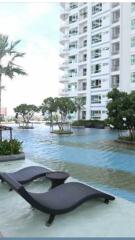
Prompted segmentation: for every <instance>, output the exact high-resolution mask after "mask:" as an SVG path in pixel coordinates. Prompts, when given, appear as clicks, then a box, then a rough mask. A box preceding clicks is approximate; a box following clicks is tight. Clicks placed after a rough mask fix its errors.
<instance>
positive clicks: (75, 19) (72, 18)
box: [69, 14, 78, 23]
mask: <svg viewBox="0 0 135 240" xmlns="http://www.w3.org/2000/svg"><path fill="white" fill-rule="evenodd" d="M77 19H78V15H77V14H74V15H71V16H69V23H74V22H76V21H77Z"/></svg>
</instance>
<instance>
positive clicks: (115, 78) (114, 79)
mask: <svg viewBox="0 0 135 240" xmlns="http://www.w3.org/2000/svg"><path fill="white" fill-rule="evenodd" d="M111 87H112V88H117V87H119V75H113V76H112V79H111Z"/></svg>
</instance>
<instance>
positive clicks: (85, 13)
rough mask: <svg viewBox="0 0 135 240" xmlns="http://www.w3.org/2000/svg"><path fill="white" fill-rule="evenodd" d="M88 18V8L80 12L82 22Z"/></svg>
mask: <svg viewBox="0 0 135 240" xmlns="http://www.w3.org/2000/svg"><path fill="white" fill-rule="evenodd" d="M86 17H87V8H84V9H82V10H81V11H80V20H82V19H85V18H86Z"/></svg>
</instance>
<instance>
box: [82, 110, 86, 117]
mask: <svg viewBox="0 0 135 240" xmlns="http://www.w3.org/2000/svg"><path fill="white" fill-rule="evenodd" d="M82 119H86V111H82Z"/></svg>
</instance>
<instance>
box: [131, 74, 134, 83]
mask: <svg viewBox="0 0 135 240" xmlns="http://www.w3.org/2000/svg"><path fill="white" fill-rule="evenodd" d="M131 82H132V83H135V72H132V73H131Z"/></svg>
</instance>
